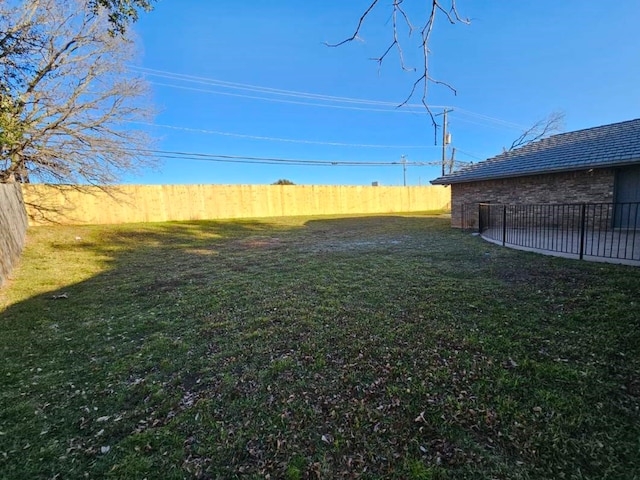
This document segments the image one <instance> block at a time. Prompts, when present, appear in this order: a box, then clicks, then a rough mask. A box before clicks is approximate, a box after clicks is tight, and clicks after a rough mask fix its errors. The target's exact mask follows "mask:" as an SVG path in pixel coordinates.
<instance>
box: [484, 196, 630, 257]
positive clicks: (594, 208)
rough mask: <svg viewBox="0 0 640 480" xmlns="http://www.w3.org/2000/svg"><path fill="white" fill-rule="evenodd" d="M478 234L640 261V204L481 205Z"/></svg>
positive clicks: (520, 243) (518, 243)
mask: <svg viewBox="0 0 640 480" xmlns="http://www.w3.org/2000/svg"><path fill="white" fill-rule="evenodd" d="M477 218H478V231H479V232H480V233H481V234H482V236H483V237H485V238H488V239H491V240H494V241H497V242H501V243H502V244H503V245H512V246H519V247H525V248H531V249H537V250H547V251H551V252H558V253H562V254H569V255H575V256H577V257H578V258H580V259H583V258H584V257H602V258H611V259H621V260H637V261H640V203H572V204H535V205H503V204H491V203H481V204H478V217H477Z"/></svg>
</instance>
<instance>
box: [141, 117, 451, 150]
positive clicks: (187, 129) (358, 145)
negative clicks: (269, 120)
mask: <svg viewBox="0 0 640 480" xmlns="http://www.w3.org/2000/svg"><path fill="white" fill-rule="evenodd" d="M130 123H134V124H138V125H148V126H151V127H160V128H167V129H170V130H180V131H184V132H194V133H203V134H207V135H221V136H226V137H237V138H248V139H251V140H266V141H272V142H287V143H301V144H305V145H328V146H333V147H356V148H394V149H407V148H439V147H438V146H434V145H379V144H367V143H341V142H322V141H317V140H300V139H293V138H280V137H267V136H260V135H247V134H242V133H232V132H221V131H217V130H206V129H201V128H190V127H179V126H176V125H166V124H161V123H151V122H130Z"/></svg>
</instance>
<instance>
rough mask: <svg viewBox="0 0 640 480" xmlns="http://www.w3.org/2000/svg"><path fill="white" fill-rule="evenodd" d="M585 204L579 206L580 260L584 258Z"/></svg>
mask: <svg viewBox="0 0 640 480" xmlns="http://www.w3.org/2000/svg"><path fill="white" fill-rule="evenodd" d="M586 207H587V206H586V204H584V203H583V204H582V205H581V206H580V260H582V259H583V257H584V233H585V232H584V230H585V225H586V221H587V208H586Z"/></svg>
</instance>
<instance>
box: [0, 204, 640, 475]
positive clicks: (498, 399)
mask: <svg viewBox="0 0 640 480" xmlns="http://www.w3.org/2000/svg"><path fill="white" fill-rule="evenodd" d="M639 293H640V269H638V268H633V267H628V266H618V265H607V264H594V263H587V262H577V261H571V260H566V259H561V258H556V257H545V256H541V255H536V254H531V253H525V252H518V251H513V250H508V249H503V248H500V247H497V246H494V245H490V244H487V243H485V242H483V241H482V240H480V239H479V238H476V237H472V236H470V235H469V234H467V233H463V232H459V231H455V230H452V229H450V228H449V222H448V220H446V219H441V218H430V217H428V216H420V215H413V216H377V217H361V218H324V217H323V218H289V219H277V220H256V221H210V222H186V223H165V224H148V225H125V226H100V227H61V226H57V227H40V228H35V229H31V230H30V231H29V238H28V246H27V249H26V251H25V253H24V257H23V259H22V261H21V264H20V266H19V268H18V270H17V271H15V274H14V278H13V280H12V281H11V283H10V284H9V285H7V286H6V287H5V288H4V289H3V290H2V291H0V331H1V332H2V334H1V335H0V355H1V357H2V361H1V362H0V478H6V479H39V478H43V479H44V478H47V479H48V478H57V479H76V478H78V479H80V478H122V479H143V478H148V479H158V478H163V479H182V478H203V479H209V478H211V479H217V478H222V479H226V478H229V479H233V478H243V479H244V478H247V479H250V478H271V479H289V480H293V479H307V478H308V479H332V478H366V479H383V478H385V479H386V478H391V479H393V478H396V479H459V478H470V479H483V478H486V479H543V478H544V479H556V478H564V479H587V478H589V479H606V478H610V479H632V478H640V410H639V409H640V329H639V325H640V306H639V302H640V295H639Z"/></svg>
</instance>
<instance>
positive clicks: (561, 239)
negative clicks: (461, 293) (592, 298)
mask: <svg viewBox="0 0 640 480" xmlns="http://www.w3.org/2000/svg"><path fill="white" fill-rule="evenodd" d="M481 236H482V238H484V239H485V240H487V241H488V242H491V243H495V244H497V245H503V239H502V236H503V230H502V228H501V227H498V228H490V229H487V230H485V231H484V232H482V235H481ZM504 246H506V247H509V248H515V249H518V250H525V251H528V252H537V253H542V254H545V255H554V256H557V257H565V258H573V259H579V258H580V232H579V231H578V230H569V231H567V230H564V231H561V230H556V229H538V230H527V229H516V228H507V230H506V236H505V241H504ZM583 259H584V260H587V261H591V262H607V263H621V264H624V265H633V266H640V230H614V231H587V232H585V237H584V254H583Z"/></svg>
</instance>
